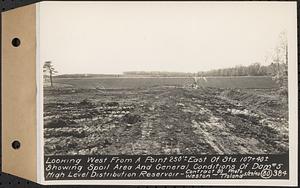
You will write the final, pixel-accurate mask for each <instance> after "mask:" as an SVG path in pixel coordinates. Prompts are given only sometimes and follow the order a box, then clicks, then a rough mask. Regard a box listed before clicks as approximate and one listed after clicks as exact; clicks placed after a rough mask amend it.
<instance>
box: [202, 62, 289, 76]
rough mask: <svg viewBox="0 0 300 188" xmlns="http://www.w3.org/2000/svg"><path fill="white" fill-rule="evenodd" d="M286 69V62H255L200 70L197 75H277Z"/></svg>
mask: <svg viewBox="0 0 300 188" xmlns="http://www.w3.org/2000/svg"><path fill="white" fill-rule="evenodd" d="M285 71H287V65H286V64H284V63H272V64H270V65H267V66H264V65H260V64H259V63H254V64H251V65H249V66H236V67H233V68H224V69H215V70H210V71H199V72H198V73H197V76H275V75H277V74H278V73H279V72H281V73H283V72H285Z"/></svg>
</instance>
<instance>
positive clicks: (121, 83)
mask: <svg viewBox="0 0 300 188" xmlns="http://www.w3.org/2000/svg"><path fill="white" fill-rule="evenodd" d="M54 82H55V83H58V84H65V85H70V86H72V87H74V88H81V89H95V88H102V89H103V88H105V89H126V88H143V87H153V86H178V87H185V86H190V85H192V84H193V83H194V79H193V78H191V77H152V78H151V77H145V78H140V77H136V78H134V77H130V78H127V77H120V78H103V77H101V78H54ZM198 84H199V85H201V86H203V87H215V88H255V89H271V88H277V87H278V85H277V84H276V83H275V82H274V81H273V80H272V78H271V77H265V76H260V77H258V76H246V77H206V78H205V79H203V78H202V79H198Z"/></svg>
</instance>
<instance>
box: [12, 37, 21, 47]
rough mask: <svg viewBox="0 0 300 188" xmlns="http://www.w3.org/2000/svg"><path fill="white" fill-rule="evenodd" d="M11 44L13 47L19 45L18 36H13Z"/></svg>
mask: <svg viewBox="0 0 300 188" xmlns="http://www.w3.org/2000/svg"><path fill="white" fill-rule="evenodd" d="M11 44H12V45H13V46H14V47H18V46H20V45H21V41H20V39H18V38H14V39H13V40H12V41H11Z"/></svg>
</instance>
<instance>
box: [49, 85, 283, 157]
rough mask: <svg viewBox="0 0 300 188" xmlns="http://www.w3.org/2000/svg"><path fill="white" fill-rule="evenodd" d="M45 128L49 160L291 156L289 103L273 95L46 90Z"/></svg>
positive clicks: (164, 90)
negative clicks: (59, 157)
mask: <svg viewBox="0 0 300 188" xmlns="http://www.w3.org/2000/svg"><path fill="white" fill-rule="evenodd" d="M75 101H77V102H75ZM44 130H45V132H44V137H45V154H48V155H54V154H55V155H66V154H68V155H73V154H82V155H85V154H97V155H114V154H117V155H120V154H137V155H139V154H155V155H158V154H246V153H251V154H255V153H256V154H263V153H268V154H270V153H284V152H288V119H287V104H286V101H284V100H282V98H281V97H279V96H277V95H276V94H275V93H274V91H273V90H269V89H263V90H253V89H252V90H251V89H212V88H206V89H191V88H176V87H151V88H148V89H143V88H140V89H126V90H122V89H114V90H113V89H112V90H103V91H100V90H93V89H74V88H56V89H48V90H45V104H44Z"/></svg>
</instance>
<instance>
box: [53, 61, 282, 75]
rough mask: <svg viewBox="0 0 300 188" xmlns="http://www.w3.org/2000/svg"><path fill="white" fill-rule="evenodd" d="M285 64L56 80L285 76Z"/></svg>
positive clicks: (135, 72) (141, 72)
mask: <svg viewBox="0 0 300 188" xmlns="http://www.w3.org/2000/svg"><path fill="white" fill-rule="evenodd" d="M286 71H287V65H286V64H285V63H272V64H270V65H267V66H264V65H260V64H259V63H254V64H251V65H249V66H235V67H233V68H223V69H215V70H210V71H199V72H196V73H188V72H166V71H127V72H123V74H63V75H57V76H55V77H56V78H87V77H90V78H93V77H115V78H118V77H194V76H201V77H202V76H206V77H209V76H275V75H278V74H280V75H287V72H286Z"/></svg>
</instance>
